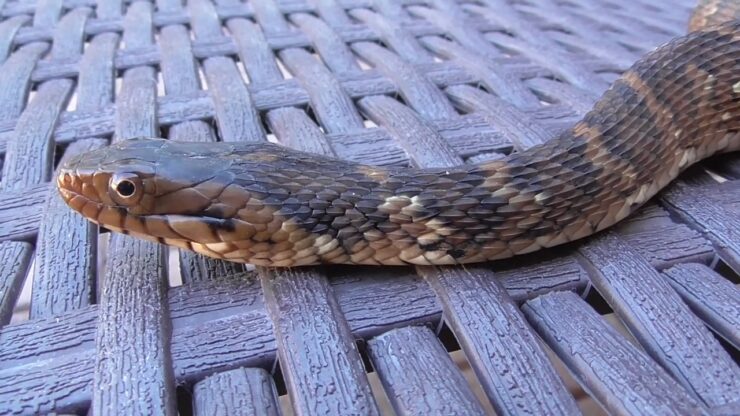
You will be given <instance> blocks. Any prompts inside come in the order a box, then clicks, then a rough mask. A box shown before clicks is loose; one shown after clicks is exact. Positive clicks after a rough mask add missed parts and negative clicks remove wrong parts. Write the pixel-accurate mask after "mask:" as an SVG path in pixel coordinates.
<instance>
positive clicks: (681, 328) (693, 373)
mask: <svg viewBox="0 0 740 416" xmlns="http://www.w3.org/2000/svg"><path fill="white" fill-rule="evenodd" d="M580 252H581V253H583V255H584V256H585V257H586V258H587V259H588V262H589V263H590V266H591V267H592V270H591V280H592V282H593V283H594V285H595V286H596V288H597V289H598V290H599V293H601V295H602V296H603V297H604V298H605V299H606V300H607V301H608V302H609V304H610V305H611V306H612V308H613V309H614V310H615V311H616V312H617V313H618V314H619V316H620V318H622V320H623V321H624V323H625V325H626V326H627V327H628V328H629V329H630V332H631V333H632V334H633V335H634V336H635V337H636V338H637V339H638V340H639V341H640V343H641V344H642V345H643V346H644V347H645V349H646V351H647V352H648V353H649V354H650V355H651V356H652V357H653V358H654V359H655V360H656V361H658V362H659V363H660V364H661V365H663V367H665V368H666V370H668V372H670V373H671V374H672V375H673V376H674V377H676V379H677V380H678V381H679V382H680V383H681V384H682V385H683V386H685V387H686V388H687V389H689V391H692V392H693V393H694V394H695V395H696V396H697V397H699V398H700V399H701V400H703V401H704V402H705V403H706V404H707V405H709V406H722V405H726V404H729V403H732V402H735V401H736V399H737V392H738V391H740V367H738V366H737V364H735V363H734V361H733V360H732V358H730V355H729V354H728V353H727V351H725V349H723V348H722V346H721V345H720V344H719V343H718V342H717V340H716V339H715V338H714V337H713V336H712V334H711V333H710V332H709V330H708V329H707V328H706V327H705V326H704V325H703V324H702V322H701V321H700V320H699V319H698V318H697V317H696V316H695V315H694V314H693V313H692V312H691V311H690V310H689V308H688V306H686V304H685V303H683V301H681V298H680V297H679V296H678V294H677V293H676V292H675V291H674V290H673V289H672V288H671V286H670V284H669V283H668V281H667V280H666V279H665V278H664V277H662V276H661V275H660V274H659V273H658V272H657V271H655V269H653V268H652V267H651V266H650V265H649V264H648V263H647V262H646V261H644V260H643V259H642V258H641V257H640V256H639V254H637V253H636V252H635V251H634V250H633V249H632V248H631V247H629V246H628V245H627V244H624V243H623V242H622V241H620V240H619V239H618V238H617V237H615V236H614V235H613V234H612V233H611V232H608V233H606V234H602V235H601V236H599V237H598V238H596V239H595V240H594V241H593V242H592V243H590V244H588V245H586V246H584V247H582V248H581V249H580Z"/></svg>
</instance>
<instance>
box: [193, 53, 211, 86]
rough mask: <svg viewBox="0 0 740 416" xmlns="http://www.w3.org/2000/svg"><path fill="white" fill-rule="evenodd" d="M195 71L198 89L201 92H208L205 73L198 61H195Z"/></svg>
mask: <svg viewBox="0 0 740 416" xmlns="http://www.w3.org/2000/svg"><path fill="white" fill-rule="evenodd" d="M195 70H196V71H198V82H199V83H200V89H201V90H203V91H208V89H209V88H208V79H207V78H206V73H205V72H204V71H203V63H202V62H201V61H200V60H198V59H196V60H195Z"/></svg>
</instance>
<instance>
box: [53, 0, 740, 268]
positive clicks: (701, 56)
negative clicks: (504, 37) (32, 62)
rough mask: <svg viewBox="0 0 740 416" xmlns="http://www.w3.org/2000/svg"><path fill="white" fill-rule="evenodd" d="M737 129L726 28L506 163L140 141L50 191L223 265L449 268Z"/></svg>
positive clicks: (637, 192) (634, 203) (707, 151)
mask: <svg viewBox="0 0 740 416" xmlns="http://www.w3.org/2000/svg"><path fill="white" fill-rule="evenodd" d="M710 3H712V2H706V4H705V5H704V8H703V9H702V10H709V9H711V6H712V5H711V4H710ZM715 3H717V2H715ZM717 4H719V3H717ZM732 13H735V14H734V15H735V16H736V13H737V12H736V11H733V12H732ZM697 19H700V18H695V19H694V21H699V20H697ZM710 20H711V19H709V18H708V19H707V20H703V21H710ZM738 130H740V22H734V23H729V24H725V25H723V26H720V27H715V28H708V29H705V30H702V31H699V32H695V33H692V34H690V35H688V36H686V37H683V38H679V39H676V40H674V41H673V42H671V43H669V44H668V45H666V46H664V47H662V48H659V49H658V50H656V51H655V52H653V53H651V54H649V55H647V56H646V57H645V58H643V59H642V60H640V61H639V62H638V63H637V64H635V65H634V66H633V68H632V69H630V70H629V71H627V72H626V73H625V74H624V75H623V76H622V77H621V78H620V79H619V80H617V81H616V82H615V83H614V85H612V87H611V88H610V89H609V90H608V91H607V92H606V93H605V94H604V96H603V97H602V98H601V100H599V102H598V103H597V104H596V105H595V107H594V109H593V110H592V111H591V112H590V113H589V114H587V115H586V116H585V117H584V119H583V120H581V121H580V122H579V123H577V124H576V125H575V126H574V127H573V128H572V129H571V130H569V131H567V132H565V133H563V134H562V135H561V136H560V137H558V138H556V139H554V140H552V141H550V142H548V143H545V144H543V145H540V146H536V147H533V148H530V149H528V150H526V151H523V152H520V153H515V154H512V155H511V156H509V157H508V158H506V159H502V160H496V161H492V162H487V163H483V164H478V165H462V166H458V167H455V168H450V169H441V168H440V169H388V168H381V167H375V166H366V165H360V164H355V163H350V162H346V161H339V160H334V159H330V158H326V157H322V156H317V155H310V154H306V153H301V152H297V151H293V150H290V149H287V148H283V147H280V146H276V145H272V144H268V143H264V144H247V143H243V144H235V143H209V144H204V143H182V142H169V141H165V140H158V139H140V140H132V141H124V142H120V143H117V144H115V145H113V146H111V147H110V148H107V149H101V150H97V151H94V152H91V153H89V154H86V155H83V156H81V157H78V158H76V159H74V160H72V161H70V162H69V163H68V164H67V165H66V166H65V167H64V168H63V169H62V170H61V173H60V175H59V177H58V186H59V189H60V191H61V193H62V195H63V197H64V198H65V200H66V201H67V203H68V204H69V205H70V206H71V207H72V208H74V209H75V210H77V211H79V212H81V213H82V214H83V215H84V216H86V217H87V218H89V219H91V220H92V221H95V222H97V223H100V224H102V225H104V226H106V227H108V228H110V229H112V230H114V231H121V232H126V233H130V234H132V235H134V236H138V237H141V238H146V239H149V240H153V241H159V242H161V243H165V244H171V245H175V246H177V247H183V248H188V249H192V250H196V251H199V252H201V253H204V254H206V255H209V256H213V257H218V258H224V259H227V260H231V261H239V262H249V263H254V264H258V265H265V266H299V265H308V264H317V263H349V264H386V265H403V264H456V263H468V262H476V261H485V260H492V259H498V258H504V257H510V256H513V255H516V254H521V253H527V252H531V251H534V250H538V249H540V248H542V247H551V246H554V245H558V244H562V243H565V242H568V241H573V240H577V239H580V238H583V237H586V236H588V235H591V234H593V233H594V232H596V231H599V230H601V229H604V228H606V227H608V226H610V225H612V224H614V223H616V222H617V221H619V220H621V219H622V218H624V217H626V216H627V215H629V214H630V213H631V212H633V211H634V210H635V209H636V208H637V207H639V206H640V205H642V204H643V203H644V202H645V201H646V200H648V199H649V198H650V197H652V196H653V195H654V194H655V193H656V192H657V191H658V190H659V189H661V188H662V187H664V186H665V185H666V184H667V183H668V182H670V181H671V180H673V179H674V178H675V177H676V176H677V175H678V173H679V172H680V171H682V170H684V169H685V168H686V167H688V166H689V165H691V164H692V163H694V162H696V161H697V160H700V159H703V158H705V157H707V156H710V155H712V154H715V153H718V152H726V151H733V150H738V149H740V134H738Z"/></svg>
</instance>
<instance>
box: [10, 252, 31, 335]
mask: <svg viewBox="0 0 740 416" xmlns="http://www.w3.org/2000/svg"><path fill="white" fill-rule="evenodd" d="M35 270H36V258H35V256H34V257H32V259H31V265H30V266H29V267H28V271H27V272H26V275H25V276H24V277H23V286H21V291H20V293H19V294H18V297H17V298H16V301H15V305H13V315H12V316H11V318H10V323H9V324H8V325H14V324H18V323H21V322H25V321H28V318H29V317H30V313H31V291H32V289H33V275H34V273H35Z"/></svg>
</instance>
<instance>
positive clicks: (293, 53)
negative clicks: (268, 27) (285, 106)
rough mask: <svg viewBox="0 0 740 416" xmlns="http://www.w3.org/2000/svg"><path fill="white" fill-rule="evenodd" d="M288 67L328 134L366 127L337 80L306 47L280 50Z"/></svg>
mask: <svg viewBox="0 0 740 416" xmlns="http://www.w3.org/2000/svg"><path fill="white" fill-rule="evenodd" d="M280 59H282V60H283V62H284V63H285V66H287V67H288V70H289V71H290V72H291V73H293V74H294V76H295V77H296V78H298V80H299V82H300V83H301V86H302V87H303V88H304V89H305V90H306V91H307V92H308V95H309V97H310V100H311V107H312V108H313V110H314V112H315V113H316V117H317V118H318V119H319V122H321V125H322V126H323V127H324V129H325V131H326V132H327V133H343V132H349V131H352V130H359V129H362V127H363V124H362V117H360V114H359V113H358V112H357V110H356V109H355V106H354V103H353V102H352V100H351V99H350V98H349V96H348V95H347V93H346V92H345V91H344V89H343V88H342V86H341V84H340V83H339V82H338V81H337V79H336V78H335V77H334V76H333V75H332V74H331V72H329V71H328V70H327V69H326V67H325V66H323V65H322V64H321V63H320V62H318V61H317V60H316V59H314V57H313V56H311V54H309V53H308V52H306V51H304V50H302V49H285V50H283V51H280Z"/></svg>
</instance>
